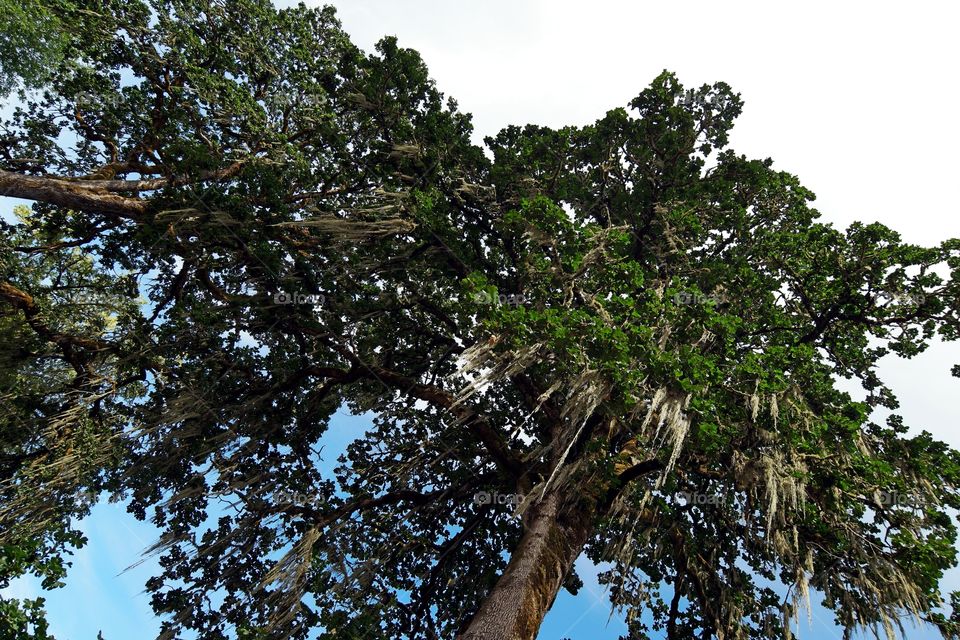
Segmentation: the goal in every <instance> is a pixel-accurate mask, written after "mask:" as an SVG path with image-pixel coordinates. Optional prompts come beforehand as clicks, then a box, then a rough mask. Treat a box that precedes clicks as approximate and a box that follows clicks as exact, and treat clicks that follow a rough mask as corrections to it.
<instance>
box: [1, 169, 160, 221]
mask: <svg viewBox="0 0 960 640" xmlns="http://www.w3.org/2000/svg"><path fill="white" fill-rule="evenodd" d="M0 195H4V196H10V197H11V198H23V199H25V200H34V201H36V202H46V203H47V204H54V205H57V206H60V207H67V208H69V209H75V210H77V211H88V212H93V213H108V214H112V215H116V216H121V217H123V218H130V219H133V220H139V219H140V218H142V216H143V215H144V214H145V213H146V211H147V203H146V201H144V200H140V199H138V198H126V197H123V196H118V195H116V194H114V193H108V192H107V191H103V190H98V189H95V188H91V187H89V186H85V185H84V184H83V183H81V182H74V181H71V180H64V179H62V178H48V177H44V176H26V175H23V174H20V173H13V172H10V171H4V170H3V169H0Z"/></svg>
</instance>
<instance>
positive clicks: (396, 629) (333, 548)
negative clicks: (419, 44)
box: [0, 0, 960, 640]
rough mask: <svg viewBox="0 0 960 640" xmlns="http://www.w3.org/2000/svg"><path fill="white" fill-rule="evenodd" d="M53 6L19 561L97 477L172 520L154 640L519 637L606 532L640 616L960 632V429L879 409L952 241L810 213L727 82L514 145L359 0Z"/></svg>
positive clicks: (18, 308) (30, 183)
mask: <svg viewBox="0 0 960 640" xmlns="http://www.w3.org/2000/svg"><path fill="white" fill-rule="evenodd" d="M40 4H41V5H42V7H43V9H44V11H43V13H42V15H43V20H44V21H45V24H46V25H47V31H46V32H44V33H46V34H47V35H46V36H45V38H44V39H42V40H38V41H36V42H35V46H37V47H47V48H46V49H44V50H43V51H38V52H37V56H42V57H43V59H44V60H46V61H47V62H46V63H45V66H44V68H43V70H42V71H43V72H42V73H39V72H37V73H32V74H29V77H26V75H25V74H24V72H22V71H21V68H20V67H17V66H16V65H15V64H13V63H14V61H15V59H16V57H17V54H16V52H11V50H10V49H9V48H4V47H3V46H0V64H3V69H4V71H5V72H6V71H7V70H8V69H12V70H13V71H12V72H11V73H13V74H20V75H19V76H17V77H19V78H20V80H18V83H19V84H18V87H19V94H18V95H19V97H18V98H17V104H16V105H15V107H14V108H13V110H12V113H11V115H9V116H8V117H5V119H4V120H3V122H2V124H0V127H2V131H0V193H2V194H4V195H7V196H11V197H15V198H21V199H25V200H28V201H31V202H32V203H33V204H32V209H31V211H30V212H29V213H26V212H24V213H22V215H21V217H20V219H19V220H18V221H12V222H8V223H4V227H5V235H6V237H5V239H4V241H3V245H2V251H3V274H2V277H3V280H2V282H0V314H2V316H0V321H2V322H0V333H2V334H3V335H4V338H5V339H4V344H3V352H2V361H3V363H4V370H3V371H2V372H0V382H2V388H0V393H2V394H3V395H4V397H5V398H7V399H8V406H7V409H5V411H4V412H3V414H2V416H3V418H2V419H3V423H2V425H0V429H2V431H0V435H2V445H3V452H2V456H3V457H2V459H0V460H2V467H0V473H2V481H3V482H2V485H0V495H2V500H3V502H2V508H0V522H2V525H3V527H2V531H3V533H2V534H0V544H2V545H3V549H5V550H8V551H4V553H6V554H7V555H8V556H9V557H13V554H14V553H15V552H16V553H18V554H19V555H17V556H16V557H18V558H19V560H18V562H19V564H17V565H15V566H14V565H9V564H8V566H11V567H13V568H12V569H10V570H8V571H5V572H4V573H3V574H2V576H0V577H2V578H3V579H7V578H9V577H10V576H12V575H16V574H17V573H18V572H19V573H22V572H24V571H32V570H34V568H36V567H40V566H41V565H42V564H43V563H46V562H51V561H59V560H58V559H62V557H63V554H64V553H65V552H66V549H68V548H69V546H70V545H71V544H73V545H76V544H79V543H81V542H82V540H79V539H76V538H71V537H70V529H69V519H70V517H71V516H72V515H77V511H76V509H77V508H78V507H77V504H76V502H74V501H71V498H70V497H71V496H76V492H77V491H81V492H90V493H88V494H87V495H97V494H99V493H101V492H103V491H108V492H111V493H112V494H113V496H114V497H116V498H118V499H127V500H129V509H130V511H131V512H132V513H133V514H134V515H135V516H136V517H138V518H141V519H147V518H149V519H150V520H151V521H152V522H153V523H155V524H156V525H157V526H158V527H160V528H161V530H162V531H163V533H162V535H161V537H160V539H159V540H158V542H157V544H156V545H155V547H154V548H153V549H152V551H154V552H156V553H158V554H159V562H160V567H161V574H160V575H157V576H156V577H154V578H152V579H151V580H150V581H149V582H148V583H147V589H148V591H149V592H150V594H151V597H152V605H153V607H154V609H155V611H156V612H157V614H158V615H160V616H161V617H162V625H163V636H164V637H170V638H172V637H181V635H182V634H185V633H188V631H189V630H194V631H196V632H199V633H200V634H201V635H202V636H203V637H204V638H213V639H217V638H228V637H239V638H274V637H277V638H280V637H283V638H287V637H290V638H303V637H306V636H307V634H308V633H312V634H314V635H319V637H321V638H335V637H336V638H343V637H347V638H353V637H356V638H385V639H386V638H390V639H393V638H453V637H457V638H461V639H463V640H478V639H503V638H516V639H531V638H534V637H536V635H537V631H538V628H539V626H540V623H541V622H542V620H543V617H544V615H545V614H546V612H547V611H548V610H549V608H550V606H551V605H552V603H553V601H554V599H555V597H556V595H557V593H558V591H559V590H560V589H561V588H567V589H569V590H571V591H574V592H575V591H576V590H577V588H578V586H579V579H578V578H577V576H576V574H575V572H574V571H573V564H574V561H575V560H576V559H577V558H578V557H580V556H581V555H585V556H586V557H588V558H589V559H590V560H592V561H594V562H596V563H598V564H600V565H601V566H604V567H607V568H608V570H606V571H605V572H604V573H603V574H602V580H603V582H604V583H606V584H608V585H609V586H610V591H609V593H610V596H611V604H612V606H613V607H615V608H617V609H618V610H620V611H622V612H623V613H624V614H625V615H626V619H627V621H628V625H629V627H630V631H629V637H630V638H633V639H641V638H647V637H651V634H661V635H658V636H657V637H662V634H665V635H666V637H668V638H689V637H700V638H720V639H726V640H730V639H734V638H789V637H791V633H790V625H791V620H792V619H794V618H795V617H796V615H797V614H798V610H799V608H800V606H801V605H802V604H804V601H805V600H806V601H808V600H809V597H810V592H811V590H817V591H819V592H821V593H822V594H823V595H824V603H825V605H826V606H827V607H828V608H830V609H832V610H833V611H835V613H836V621H837V623H838V624H839V625H841V626H842V627H843V628H844V629H846V630H847V633H850V632H851V630H853V629H855V628H858V627H872V628H874V629H881V630H886V631H888V632H889V633H893V630H894V628H895V627H897V625H899V624H900V620H901V619H903V618H904V617H905V616H913V617H915V618H918V619H920V620H924V621H927V622H929V623H932V624H934V625H937V626H938V627H939V629H940V630H941V631H942V632H943V633H944V635H945V636H947V637H956V636H957V634H958V628H960V627H958V620H957V618H956V617H953V616H951V615H950V614H949V612H948V611H946V610H944V602H943V599H944V596H943V594H941V590H940V585H939V579H940V578H941V576H942V575H943V572H944V570H945V569H947V568H949V567H951V566H953V565H954V564H955V555H956V552H955V547H954V543H955V541H956V529H955V525H954V523H953V520H952V510H955V509H957V508H958V507H960V493H958V489H957V487H958V481H960V454H958V453H957V452H956V451H954V450H952V449H950V448H949V447H947V446H946V445H944V444H943V443H940V442H937V441H936V440H934V439H933V438H932V437H931V436H930V434H928V433H926V432H923V431H919V432H917V431H913V432H912V431H910V430H909V429H908V426H907V425H905V424H904V423H903V420H902V418H900V417H899V416H898V415H897V414H896V413H892V414H891V415H890V416H889V417H888V418H887V419H886V421H885V422H878V421H877V418H875V411H882V410H896V408H897V406H898V405H897V400H896V397H895V395H894V394H893V392H892V391H891V390H890V389H889V388H888V387H887V386H886V385H885V384H884V382H883V381H882V380H881V379H880V377H879V375H878V373H877V363H878V361H879V360H880V358H882V357H883V356H885V355H887V354H891V353H892V354H895V355H897V356H900V357H904V358H909V357H912V356H914V355H916V354H918V353H920V352H921V351H923V350H924V349H925V348H926V347H927V345H928V344H930V342H931V341H932V340H934V339H943V340H954V339H956V338H957V337H958V329H960V318H958V310H960V304H958V302H960V297H958V292H960V284H958V282H960V280H958V278H960V241H957V240H944V241H943V242H942V243H941V244H939V245H938V246H933V247H921V246H916V245H911V244H907V243H904V242H903V241H902V240H901V239H900V237H899V236H898V234H897V233H896V232H895V231H893V230H891V229H889V228H886V227H884V226H883V225H879V224H854V225H851V226H850V227H849V228H847V229H846V230H841V229H836V228H834V227H833V226H832V225H830V224H826V223H823V222H820V221H818V213H817V211H816V210H815V209H813V208H812V207H811V201H812V200H813V194H812V193H811V192H810V191H809V190H807V189H806V188H805V187H803V186H802V185H801V184H800V182H799V181H798V179H797V178H796V177H795V176H793V175H791V174H789V173H786V172H783V171H779V170H776V169H775V168H774V167H773V164H772V162H771V161H769V160H753V159H748V158H746V157H744V156H742V155H738V154H736V153H735V152H733V151H730V150H728V149H727V148H726V147H727V143H728V135H729V132H730V129H731V127H732V126H733V122H734V120H735V118H736V117H737V116H738V115H739V113H740V110H741V101H740V98H739V96H738V95H737V94H735V93H734V92H733V91H732V89H731V88H730V87H729V86H727V85H726V84H724V83H716V84H713V85H706V86H703V87H700V88H696V89H684V87H683V86H682V85H681V84H680V82H679V80H678V79H677V78H676V77H675V76H674V75H673V74H670V73H667V72H664V73H663V74H662V75H660V76H658V77H657V78H656V79H655V80H654V81H653V82H652V84H651V85H650V86H649V87H648V88H646V89H644V90H643V91H641V92H640V93H639V95H638V96H637V97H636V98H635V99H634V100H632V101H631V102H630V103H629V105H627V106H626V107H625V108H617V109H613V110H611V111H609V112H608V113H607V114H606V115H605V116H604V117H603V118H601V119H599V120H598V121H597V122H596V123H594V124H592V125H587V126H570V127H565V128H561V129H550V128H546V127H538V126H533V125H528V126H525V127H507V128H505V129H504V130H502V131H501V132H500V133H499V134H498V135H496V136H494V137H492V138H488V139H487V140H486V151H485V150H484V149H482V148H480V147H478V146H477V145H475V144H473V143H472V142H471V139H470V136H471V133H472V128H471V124H470V117H469V115H467V114H464V113H462V112H460V111H459V110H458V108H457V104H456V103H455V102H454V101H453V100H451V99H446V100H445V99H444V96H443V94H441V93H440V91H439V90H438V89H437V88H436V87H435V85H434V83H433V81H432V80H431V79H430V78H429V75H428V72H427V68H426V66H425V65H424V63H423V61H422V60H421V59H420V57H419V55H418V54H417V53H416V52H414V51H412V50H409V49H405V48H402V47H400V46H399V44H398V43H397V41H396V40H395V39H393V38H386V39H384V40H382V41H381V42H380V43H379V44H378V46H377V50H376V52H375V53H373V54H369V55H368V54H365V53H363V52H362V51H360V50H359V49H358V48H356V47H355V46H354V45H353V44H351V42H350V40H349V38H348V37H347V35H346V34H345V33H344V32H343V30H342V29H341V27H340V25H339V23H338V22H337V20H336V18H335V15H334V12H333V10H332V9H330V8H323V9H312V8H306V7H304V6H298V7H293V8H288V9H276V8H274V7H273V6H272V5H271V4H270V3H268V2H265V1H263V0H225V1H217V2H214V1H209V0H149V1H147V0H137V1H129V0H127V1H122V2H121V1H116V0H101V1H100V2H95V3H94V2H85V1H71V2H65V1H58V0H48V1H46V2H43V3H40ZM0 6H6V5H0ZM21 18H22V16H21ZM21 22H22V19H21ZM4 24H7V22H6V21H5V22H4ZM51 30H52V31H51ZM30 33H31V32H30V31H27V32H25V34H26V35H29V34H30ZM7 41H8V40H3V41H2V42H7ZM44 43H55V46H53V45H48V44H44ZM37 59H39V58H37ZM3 78H4V75H3V74H0V80H2V79H3ZM14 84H16V83H14ZM10 86H13V85H10ZM78 294H82V299H81V298H78V297H77V295H78ZM957 373H958V370H957V369H956V368H955V370H954V374H957ZM840 379H848V380H854V381H857V382H858V383H859V384H860V385H861V386H862V388H863V399H855V398H854V397H852V396H851V395H850V394H849V393H848V392H846V391H844V390H842V388H841V386H840V383H839V382H838V381H839V380H840ZM338 410H349V411H350V412H353V413H355V414H365V415H369V416H371V421H372V427H371V430H370V431H368V432H367V433H363V434H361V433H358V434H356V435H357V439H356V440H355V441H354V442H353V443H352V444H351V445H350V446H349V448H348V451H347V453H346V454H345V455H344V456H342V457H341V458H340V459H339V460H338V461H337V463H336V468H335V470H334V472H332V473H331V472H330V464H329V462H330V461H327V460H325V454H324V452H323V450H322V444H323V436H324V433H325V432H326V430H327V429H328V427H329V425H330V422H331V420H332V419H334V416H335V414H336V413H337V411H338ZM80 514H81V515H82V509H81V512H80ZM58 568H62V567H61V565H57V566H56V567H54V568H53V569H52V571H53V572H54V574H56V575H60V574H58V573H57V572H56V571H57V570H58ZM31 615H32V614H31Z"/></svg>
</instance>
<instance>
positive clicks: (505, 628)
mask: <svg viewBox="0 0 960 640" xmlns="http://www.w3.org/2000/svg"><path fill="white" fill-rule="evenodd" d="M535 508H536V511H535V512H534V513H532V514H531V517H530V519H529V521H528V526H527V528H526V530H525V531H524V534H523V537H522V538H521V539H520V544H519V545H518V546H517V549H516V551H514V553H513V555H512V556H511V558H510V562H509V564H508V565H507V568H506V569H505V570H504V572H503V575H502V576H500V579H499V580H498V581H497V584H496V585H494V587H493V590H491V592H490V593H489V595H488V596H487V597H486V599H485V600H484V601H483V604H482V605H481V607H480V610H479V611H477V613H476V615H475V616H474V617H473V620H471V621H470V625H469V626H468V627H467V630H466V631H465V632H464V633H463V634H461V635H460V636H459V640H533V639H534V638H536V636H537V632H538V630H539V629H540V624H541V623H542V622H543V617H544V616H545V615H546V613H547V611H548V610H549V609H550V607H551V606H552V605H553V601H554V599H555V598H556V596H557V593H558V592H559V590H560V586H561V585H562V584H563V581H564V579H565V578H566V576H567V573H569V571H570V568H571V567H572V566H573V562H574V561H575V560H576V559H577V556H579V555H580V552H581V550H582V549H583V545H584V544H585V543H586V541H587V537H588V536H589V534H590V523H591V521H592V518H590V514H589V513H586V512H585V510H584V509H583V507H580V508H579V509H577V508H569V507H567V508H562V507H561V498H560V496H558V495H556V494H548V495H547V496H546V497H545V498H544V499H543V501H542V502H541V503H540V504H539V505H537V506H536V507H535Z"/></svg>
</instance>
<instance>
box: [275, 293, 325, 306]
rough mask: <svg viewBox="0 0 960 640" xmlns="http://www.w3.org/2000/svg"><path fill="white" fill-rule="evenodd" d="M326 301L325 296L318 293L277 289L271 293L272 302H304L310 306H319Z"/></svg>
mask: <svg viewBox="0 0 960 640" xmlns="http://www.w3.org/2000/svg"><path fill="white" fill-rule="evenodd" d="M326 301H327V299H326V297H325V296H324V295H323V294H320V293H300V292H297V293H290V292H289V291H277V292H276V293H275V294H273V303H274V304H298V305H304V304H305V305H311V306H320V305H322V304H323V303H324V302H326Z"/></svg>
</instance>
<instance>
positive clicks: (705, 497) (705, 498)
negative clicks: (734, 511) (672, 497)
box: [677, 491, 723, 505]
mask: <svg viewBox="0 0 960 640" xmlns="http://www.w3.org/2000/svg"><path fill="white" fill-rule="evenodd" d="M677 496H678V497H680V498H682V499H683V501H684V502H686V503H687V504H699V505H708V504H709V505H718V504H722V503H723V496H719V495H717V494H715V493H697V492H691V491H681V492H679V493H678V494H677Z"/></svg>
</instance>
